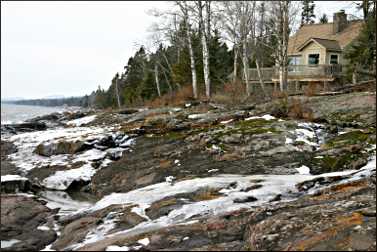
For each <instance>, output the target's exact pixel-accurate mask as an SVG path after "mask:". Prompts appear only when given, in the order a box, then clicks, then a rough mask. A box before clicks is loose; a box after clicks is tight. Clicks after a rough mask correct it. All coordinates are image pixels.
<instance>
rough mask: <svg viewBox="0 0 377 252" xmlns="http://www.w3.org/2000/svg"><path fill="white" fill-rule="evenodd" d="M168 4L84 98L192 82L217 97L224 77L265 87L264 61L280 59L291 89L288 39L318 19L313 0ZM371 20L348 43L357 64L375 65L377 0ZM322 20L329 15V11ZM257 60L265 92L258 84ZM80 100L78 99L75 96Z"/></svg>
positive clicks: (136, 101) (363, 5)
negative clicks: (106, 81)
mask: <svg viewBox="0 0 377 252" xmlns="http://www.w3.org/2000/svg"><path fill="white" fill-rule="evenodd" d="M169 4H170V5H171V6H170V7H171V8H169V10H167V11H160V10H156V9H153V10H150V15H153V16H154V18H155V19H156V22H155V23H154V24H153V25H152V26H151V28H150V31H149V37H148V40H147V42H146V43H145V44H143V45H138V49H137V51H136V52H135V54H134V55H133V56H132V57H130V58H129V59H128V62H126V64H125V66H124V71H123V72H120V73H116V74H115V75H114V77H113V78H112V80H111V84H110V86H109V88H108V89H106V90H105V89H104V88H103V87H101V86H99V87H98V88H97V90H95V91H93V92H92V93H91V94H90V95H88V96H85V97H82V99H81V101H80V102H79V103H81V104H82V105H83V106H92V107H97V108H109V107H113V108H118V107H122V106H133V105H140V104H143V103H145V102H146V101H150V100H153V99H156V98H161V97H174V96H175V95H176V94H177V93H178V92H180V91H181V90H189V91H190V94H191V96H192V98H193V99H199V98H201V99H207V100H209V99H211V96H212V95H213V93H215V92H217V91H222V90H223V89H224V85H225V84H235V83H239V82H241V83H242V84H243V87H244V90H245V95H246V96H251V95H264V93H265V84H264V82H263V78H262V77H263V76H262V71H261V69H262V68H264V67H272V66H275V67H276V69H277V70H278V75H279V84H280V85H279V89H280V91H282V92H284V91H285V90H286V89H287V73H288V64H289V59H288V53H287V51H288V39H289V36H290V35H292V33H294V32H295V31H296V30H297V29H298V28H299V27H300V26H302V25H305V24H313V23H315V18H316V16H315V14H314V10H315V3H314V1H309V0H305V1H301V2H297V1H174V2H169ZM355 4H357V5H358V8H360V9H362V10H363V15H364V25H363V29H362V32H361V33H360V36H359V37H358V39H357V40H356V41H355V43H353V44H352V45H350V46H349V48H347V53H346V55H345V57H346V58H349V59H351V62H352V66H351V67H353V70H352V71H355V69H360V68H362V67H364V66H368V68H369V69H371V70H372V71H373V68H374V72H375V63H374V62H375V55H376V53H375V51H376V47H375V36H376V35H375V34H376V32H375V15H376V14H375V4H376V2H375V1H367V0H364V1H359V2H356V3H355ZM319 20H320V23H327V22H328V18H327V16H326V15H322V16H321V17H320V18H319ZM250 68H255V69H256V70H257V73H258V79H259V80H258V81H259V84H258V85H260V87H261V89H259V90H262V92H260V93H258V94H256V92H259V91H257V90H255V84H253V85H252V84H251V82H250V76H249V71H248V69H250ZM75 104H76V103H75Z"/></svg>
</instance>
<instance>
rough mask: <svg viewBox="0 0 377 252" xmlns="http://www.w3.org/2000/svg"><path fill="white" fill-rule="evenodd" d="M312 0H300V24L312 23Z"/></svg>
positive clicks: (313, 5)
mask: <svg viewBox="0 0 377 252" xmlns="http://www.w3.org/2000/svg"><path fill="white" fill-rule="evenodd" d="M314 7H315V4H314V1H310V0H304V1H302V12H301V25H304V24H313V23H314V18H315V15H314Z"/></svg>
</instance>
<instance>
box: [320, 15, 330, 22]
mask: <svg viewBox="0 0 377 252" xmlns="http://www.w3.org/2000/svg"><path fill="white" fill-rule="evenodd" d="M319 22H320V23H321V24H327V23H328V22H329V20H328V18H327V15H326V14H323V15H322V17H321V18H320V19H319Z"/></svg>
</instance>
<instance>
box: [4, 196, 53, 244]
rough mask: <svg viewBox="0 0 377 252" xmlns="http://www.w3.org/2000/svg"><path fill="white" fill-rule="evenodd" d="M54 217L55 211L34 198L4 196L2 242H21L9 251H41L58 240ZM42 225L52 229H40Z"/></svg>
mask: <svg viewBox="0 0 377 252" xmlns="http://www.w3.org/2000/svg"><path fill="white" fill-rule="evenodd" d="M53 215H54V211H52V210H50V209H49V208H47V207H46V206H44V205H43V204H42V203H41V202H39V201H37V200H36V199H34V198H31V197H25V196H18V195H4V194H2V195H1V240H2V241H4V240H12V239H15V240H19V242H17V243H15V244H14V245H13V246H11V247H9V248H7V249H9V250H13V251H14V250H17V251H24V250H41V249H43V248H44V247H45V246H46V245H48V244H50V243H52V242H53V241H54V240H55V239H56V233H55V231H53V230H52V224H51V222H52V217H53ZM42 225H47V226H49V227H50V228H46V229H44V230H40V229H38V227H39V226H42ZM2 250H3V248H2Z"/></svg>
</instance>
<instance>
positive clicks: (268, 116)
mask: <svg viewBox="0 0 377 252" xmlns="http://www.w3.org/2000/svg"><path fill="white" fill-rule="evenodd" d="M255 119H264V120H267V121H269V120H273V119H276V118H275V117H274V116H272V115H268V114H267V115H263V116H251V117H248V118H246V119H245V121H250V120H255Z"/></svg>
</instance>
